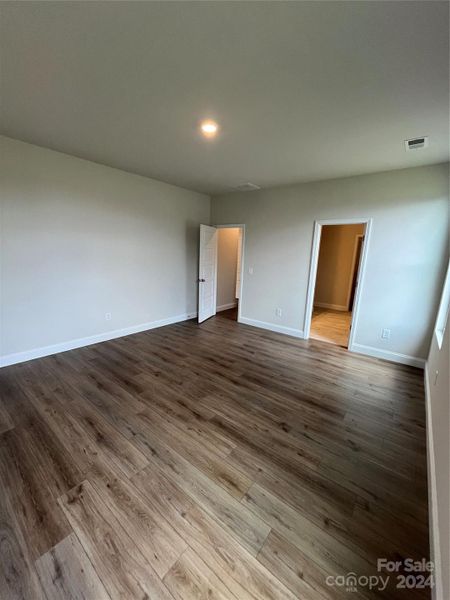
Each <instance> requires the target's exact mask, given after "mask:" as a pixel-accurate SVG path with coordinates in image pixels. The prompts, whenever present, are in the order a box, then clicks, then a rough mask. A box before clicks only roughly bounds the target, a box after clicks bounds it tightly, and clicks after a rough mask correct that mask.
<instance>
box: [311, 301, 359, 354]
mask: <svg viewBox="0 0 450 600" xmlns="http://www.w3.org/2000/svg"><path fill="white" fill-rule="evenodd" d="M351 322H352V313H351V312H348V311H342V310H331V309H328V308H319V307H314V310H313V314H312V319H311V332H310V335H311V337H312V338H313V339H315V340H320V341H322V342H328V343H329V344H337V345H338V346H342V347H343V348H347V347H348V338H349V335H350V325H351Z"/></svg>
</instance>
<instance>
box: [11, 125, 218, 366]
mask: <svg viewBox="0 0 450 600" xmlns="http://www.w3.org/2000/svg"><path fill="white" fill-rule="evenodd" d="M0 199H1V209H2V225H1V226H2V231H1V233H2V235H1V239H2V248H1V261H2V262H1V354H2V355H3V356H4V357H5V356H6V357H8V355H9V358H6V359H5V358H4V360H3V362H8V361H11V360H15V359H20V358H21V356H18V357H17V356H12V357H11V356H10V355H16V354H17V353H24V352H25V353H26V352H27V351H33V350H35V349H38V348H41V347H46V346H53V345H55V344H56V345H58V344H63V343H66V342H70V341H71V340H75V339H78V338H86V337H89V336H100V338H99V339H103V338H102V336H107V333H108V332H111V331H115V330H119V329H122V328H132V327H135V328H139V327H143V326H145V324H148V323H151V322H154V321H159V320H166V319H169V320H170V319H177V318H178V319H179V318H183V316H186V315H187V314H192V313H195V312H196V310H197V291H196V290H197V283H196V280H197V277H198V235H199V234H198V226H199V224H200V223H201V222H203V223H208V222H209V212H210V200H209V197H208V196H205V195H202V194H198V193H195V192H191V191H187V190H184V189H181V188H178V187H175V186H171V185H168V184H165V183H161V182H158V181H154V180H151V179H148V178H144V177H139V176H137V175H132V174H129V173H125V172H123V171H119V170H116V169H111V168H109V167H104V166H101V165H98V164H94V163H91V162H88V161H84V160H80V159H77V158H73V157H71V156H67V155H64V154H60V153H58V152H53V151H51V150H47V149H43V148H39V147H37V146H32V145H29V144H25V143H22V142H18V141H15V140H11V139H8V138H4V137H0ZM107 312H110V313H111V315H112V319H111V320H110V321H106V320H105V313H107ZM44 353H45V352H44ZM32 354H33V353H32V352H31V355H32ZM22 358H23V357H22Z"/></svg>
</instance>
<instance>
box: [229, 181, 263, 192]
mask: <svg viewBox="0 0 450 600" xmlns="http://www.w3.org/2000/svg"><path fill="white" fill-rule="evenodd" d="M234 189H235V190H236V191H237V192H253V191H254V190H260V189H261V188H260V187H259V185H256V184H254V183H250V182H249V181H248V182H247V183H242V184H241V185H237V186H236V187H235V188H234Z"/></svg>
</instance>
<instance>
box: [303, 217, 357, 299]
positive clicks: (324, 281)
mask: <svg viewBox="0 0 450 600" xmlns="http://www.w3.org/2000/svg"><path fill="white" fill-rule="evenodd" d="M363 233H364V225H362V224H361V225H359V224H357V225H324V226H323V227H322V236H321V240H320V252H319V263H318V266H317V278H316V290H315V292H316V293H315V296H314V305H316V306H324V307H325V308H334V309H336V310H348V301H349V290H350V285H351V282H352V279H353V272H354V269H353V262H354V257H355V242H356V239H357V236H358V235H361V234H363Z"/></svg>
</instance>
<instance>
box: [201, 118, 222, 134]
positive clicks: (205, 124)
mask: <svg viewBox="0 0 450 600" xmlns="http://www.w3.org/2000/svg"><path fill="white" fill-rule="evenodd" d="M200 129H201V130H202V133H203V135H204V136H205V137H207V138H213V137H215V136H216V134H217V132H218V131H219V126H218V125H217V123H216V122H215V121H211V120H210V119H208V120H207V121H202V122H201V124H200Z"/></svg>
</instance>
